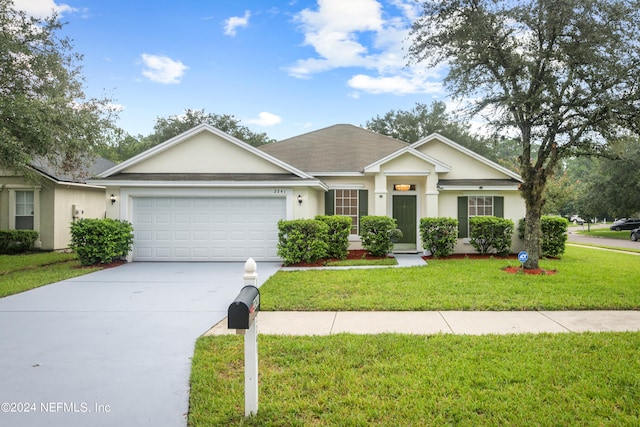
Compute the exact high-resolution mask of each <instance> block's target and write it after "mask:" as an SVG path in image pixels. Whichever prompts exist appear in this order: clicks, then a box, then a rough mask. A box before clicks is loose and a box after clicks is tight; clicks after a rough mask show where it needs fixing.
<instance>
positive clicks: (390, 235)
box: [360, 215, 402, 256]
mask: <svg viewBox="0 0 640 427" xmlns="http://www.w3.org/2000/svg"><path fill="white" fill-rule="evenodd" d="M400 237H402V232H401V231H400V230H398V228H397V223H396V220H395V219H393V218H390V217H388V216H372V215H369V216H363V217H361V218H360V238H361V239H362V247H363V248H365V249H366V250H367V251H369V253H371V255H373V256H384V255H386V254H388V253H389V252H391V251H392V250H393V240H394V239H396V238H400Z"/></svg>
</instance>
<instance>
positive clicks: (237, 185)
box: [92, 179, 328, 191]
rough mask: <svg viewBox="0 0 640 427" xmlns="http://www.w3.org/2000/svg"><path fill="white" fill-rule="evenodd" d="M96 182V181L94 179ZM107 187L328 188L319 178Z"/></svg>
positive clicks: (114, 182) (121, 183)
mask: <svg viewBox="0 0 640 427" xmlns="http://www.w3.org/2000/svg"><path fill="white" fill-rule="evenodd" d="M92 182H95V181H92ZM99 182H101V183H102V184H103V185H104V186H107V187H120V188H127V187H150V188H154V187H161V188H184V187H194V188H251V187H255V188H264V187H320V188H321V189H323V190H325V191H326V190H328V187H327V185H326V184H325V183H323V182H322V181H319V180H313V181H302V182H297V181H133V180H127V181H120V180H115V179H114V180H108V179H105V180H101V181H99Z"/></svg>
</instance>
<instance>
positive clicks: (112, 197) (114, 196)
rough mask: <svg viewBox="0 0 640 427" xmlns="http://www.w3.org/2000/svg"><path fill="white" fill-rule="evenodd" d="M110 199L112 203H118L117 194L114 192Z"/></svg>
mask: <svg viewBox="0 0 640 427" xmlns="http://www.w3.org/2000/svg"><path fill="white" fill-rule="evenodd" d="M109 200H111V204H112V205H113V204H115V203H116V195H115V194H112V195H111V196H109Z"/></svg>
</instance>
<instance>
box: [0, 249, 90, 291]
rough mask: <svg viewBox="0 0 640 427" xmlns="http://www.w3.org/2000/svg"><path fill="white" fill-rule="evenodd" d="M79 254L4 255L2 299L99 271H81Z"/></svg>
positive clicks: (0, 275)
mask: <svg viewBox="0 0 640 427" xmlns="http://www.w3.org/2000/svg"><path fill="white" fill-rule="evenodd" d="M79 267H80V262H79V261H78V259H77V256H76V255H75V254H69V253H59V252H41V253H30V254H20V255H0V297H5V296H8V295H13V294H17V293H19V292H24V291H28V290H29V289H34V288H38V287H40V286H44V285H48V284H50V283H54V282H59V281H61V280H65V279H69V278H72V277H77V276H82V275H84V274H87V273H91V272H92V271H96V270H100V269H101V268H99V267H91V268H79Z"/></svg>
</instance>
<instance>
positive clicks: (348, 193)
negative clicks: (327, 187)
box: [335, 190, 358, 234]
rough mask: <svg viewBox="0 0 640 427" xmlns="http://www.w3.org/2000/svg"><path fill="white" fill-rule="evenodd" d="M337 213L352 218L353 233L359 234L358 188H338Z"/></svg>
mask: <svg viewBox="0 0 640 427" xmlns="http://www.w3.org/2000/svg"><path fill="white" fill-rule="evenodd" d="M335 214H336V215H344V216H348V217H350V218H351V234H358V190H336V205H335Z"/></svg>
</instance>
